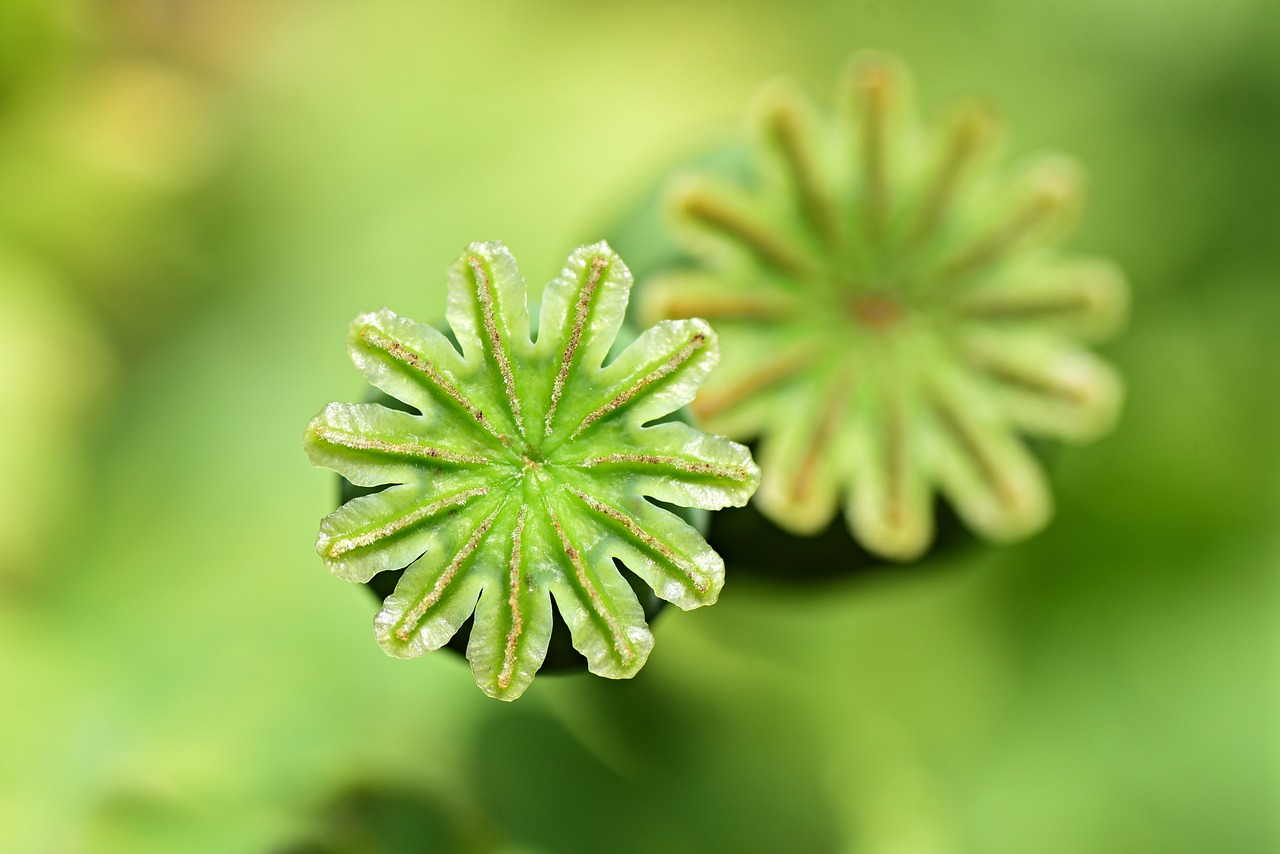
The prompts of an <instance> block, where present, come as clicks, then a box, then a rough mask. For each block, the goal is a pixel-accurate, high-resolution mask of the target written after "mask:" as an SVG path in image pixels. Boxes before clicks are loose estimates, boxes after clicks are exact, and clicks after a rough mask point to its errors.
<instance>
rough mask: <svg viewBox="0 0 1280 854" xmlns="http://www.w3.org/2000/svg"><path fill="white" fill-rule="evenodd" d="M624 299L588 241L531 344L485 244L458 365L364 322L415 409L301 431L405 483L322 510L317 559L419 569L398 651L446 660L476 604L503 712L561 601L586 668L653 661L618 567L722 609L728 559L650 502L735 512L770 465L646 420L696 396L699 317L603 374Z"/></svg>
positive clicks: (350, 474)
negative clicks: (443, 651)
mask: <svg viewBox="0 0 1280 854" xmlns="http://www.w3.org/2000/svg"><path fill="white" fill-rule="evenodd" d="M630 290H631V274H630V272H629V271H628V270H627V268H626V266H625V265H624V264H623V263H622V261H621V259H619V258H618V256H617V255H616V254H614V252H613V251H612V250H610V249H609V247H608V246H607V245H605V244H596V245H595V246H587V247H582V248H581V249H578V250H577V251H575V252H574V253H573V254H571V255H570V256H569V259H568V262H567V263H566V265H565V268H564V271H563V272H562V273H561V275H560V276H559V277H558V278H557V279H555V280H554V281H552V282H551V283H550V284H549V285H548V286H547V288H546V290H545V292H544V294H543V301H542V311H541V314H540V317H539V322H538V335H537V340H536V341H534V340H531V338H530V318H529V308H528V305H527V297H526V287H525V283H524V279H523V278H522V277H521V275H520V272H519V270H518V269H517V268H516V262H515V258H514V257H512V255H511V253H510V252H508V251H507V249H506V247H504V246H503V245H502V244H500V243H483V244H481V243H476V244H472V245H471V246H470V247H469V248H468V250H467V252H466V253H464V254H463V256H462V257H461V258H460V259H459V260H458V261H457V262H456V263H455V264H454V265H453V267H452V268H451V270H450V274H449V301H448V306H449V308H448V313H447V317H448V321H449V325H450V328H451V329H452V330H453V332H454V334H455V335H456V336H457V340H458V344H459V348H460V350H461V352H459V350H458V349H455V347H454V345H453V344H452V343H451V342H450V341H449V339H448V338H446V337H445V335H444V334H443V333H441V332H439V331H438V330H436V329H434V328H433V327H431V326H426V325H423V324H419V323H415V322H413V321H410V320H407V319H405V318H401V317H398V316H396V315H395V314H394V313H393V312H391V311H390V310H388V309H383V310H382V311H379V312H376V313H373V314H364V315H361V316H360V317H358V318H356V320H355V322H354V323H353V324H352V327H351V334H350V342H349V346H350V351H351V358H352V360H353V361H354V362H355V363H356V365H357V366H359V367H360V369H361V370H362V371H364V373H365V375H366V376H367V377H368V379H369V381H370V382H371V383H373V384H374V385H375V386H377V387H378V388H380V389H382V390H383V391H385V392H386V393H388V394H390V395H392V396H394V397H396V398H397V399H400V400H403V401H405V402H406V403H408V404H410V405H412V406H414V407H415V408H416V409H417V410H418V411H419V412H420V413H421V414H412V413H406V412H398V411H395V410H392V409H388V408H386V407H383V406H379V405H377V404H340V403H333V404H330V405H329V406H327V407H325V409H324V411H323V412H321V413H320V415H318V416H317V417H316V418H315V419H314V420H313V421H312V422H311V424H310V425H309V426H308V427H307V433H306V448H307V453H308V454H309V455H310V457H311V460H312V462H313V463H314V464H315V465H317V466H323V467H325V468H329V469H333V470H334V471H336V472H338V473H340V474H341V475H343V476H344V477H345V478H347V479H348V480H349V481H351V482H352V483H354V484H357V485H359V486H377V485H381V484H396V485H395V486H392V487H391V488H389V489H386V490H383V491H381V492H377V493H374V494H372V495H366V496H361V497H358V498H354V499H352V500H351V501H349V502H347V503H346V504H344V505H343V506H342V507H341V508H339V509H338V510H337V511H335V512H334V513H332V514H330V515H329V516H328V517H326V518H325V520H324V522H323V523H322V524H321V526H320V536H319V539H318V540H317V543H316V548H317V551H318V552H319V553H320V556H321V558H323V560H324V562H325V565H326V566H327V567H328V568H329V571H330V572H332V573H333V574H334V575H337V576H339V577H340V578H344V579H347V580H349V581H357V582H365V581H368V580H369V579H371V578H372V577H373V576H374V575H375V574H377V573H379V572H382V571H385V570H391V569H399V568H402V567H405V566H409V569H408V571H407V572H406V573H405V574H404V576H403V577H402V578H401V580H400V581H399V583H398V584H397V586H396V589H395V591H394V592H393V593H392V594H391V595H390V596H389V597H387V599H386V601H385V603H384V605H383V608H382V610H381V612H379V614H378V616H377V618H376V620H375V625H376V630H377V636H378V641H379V643H381V644H382V647H383V649H384V650H386V651H387V653H388V654H390V655H393V656H397V657H401V658H411V657H415V656H419V655H422V654H423V653H425V652H428V651H431V650H434V649H437V648H439V647H440V646H443V645H444V644H445V643H447V642H448V640H449V639H450V638H451V637H453V635H454V634H455V633H456V632H457V631H458V629H459V627H460V626H461V625H462V624H463V622H465V621H466V619H467V618H468V617H469V616H471V614H472V612H473V611H474V612H475V626H474V628H473V629H472V632H471V640H470V643H469V644H468V647H467V658H468V659H469V660H470V661H471V667H472V670H473V672H474V673H475V677H476V682H477V684H479V685H480V687H481V688H482V689H483V690H484V691H485V693H487V694H489V695H490V696H493V697H497V698H499V699H504V700H513V699H515V698H516V697H518V696H520V694H521V693H523V691H524V690H525V688H527V687H528V685H529V683H530V682H531V681H532V680H533V677H534V674H535V673H536V672H537V670H538V668H539V667H540V666H541V664H542V661H543V659H544V657H545V656H546V652H547V643H548V641H549V639H550V636H551V627H552V611H551V608H552V606H551V597H552V596H554V597H555V602H556V606H557V607H558V608H559V610H560V613H561V614H562V615H563V616H564V618H565V622H566V623H567V624H568V626H569V628H570V630H571V632H572V635H573V638H574V644H575V646H576V647H577V648H578V650H579V651H580V652H582V654H583V655H584V656H586V658H587V660H588V666H589V668H590V669H591V671H592V672H593V673H596V674H598V675H601V676H607V677H610V678H615V679H618V678H628V677H630V676H633V675H635V673H636V672H637V671H638V670H639V669H640V668H641V667H642V666H643V665H644V662H645V660H646V658H648V655H649V651H650V649H651V648H652V647H653V637H652V635H651V634H650V632H649V628H648V625H647V623H646V621H645V618H644V612H643V609H642V608H641V606H640V603H639V601H638V600H637V598H636V595H635V593H634V591H633V590H632V589H631V587H630V585H629V583H628V582H627V580H626V579H625V578H624V577H623V576H622V574H621V573H620V572H619V571H618V569H617V568H616V567H615V564H614V561H615V559H616V560H620V561H623V562H624V563H625V564H626V566H627V567H628V568H629V569H630V570H631V571H632V572H634V573H635V574H636V575H638V576H640V577H641V578H642V579H644V581H645V582H646V583H648V584H649V586H650V587H652V588H653V590H654V592H656V593H657V594H658V595H659V596H660V597H662V598H663V599H666V600H667V601H669V602H672V603H674V604H676V605H678V606H679V607H681V608H685V609H689V608H696V607H699V606H702V605H708V604H711V603H713V602H715V600H716V597H717V596H718V595H719V592H720V587H721V585H722V584H723V583H724V563H723V561H722V560H721V559H720V557H719V556H718V555H717V554H716V553H715V552H714V551H713V550H712V549H711V548H710V547H709V546H708V545H707V544H706V542H705V541H704V540H703V539H702V537H701V535H699V534H698V532H697V531H696V530H694V529H693V528H692V527H691V526H690V525H689V524H688V523H686V522H685V521H684V520H682V519H680V518H679V517H678V516H676V515H675V514H674V513H671V512H670V511H668V510H665V509H663V508H660V507H658V506H656V505H654V504H653V503H651V502H649V501H647V500H646V499H645V497H644V496H649V497H652V498H655V499H657V500H659V501H662V502H665V503H668V504H675V505H678V506H683V507H699V508H705V509H711V510H714V509H718V508H720V507H725V506H730V505H732V506H741V505H743V504H745V503H746V501H747V499H749V498H750V496H751V494H752V493H753V492H754V491H755V488H756V485H757V484H758V482H759V472H758V469H757V468H756V466H755V464H754V463H753V462H752V460H751V455H750V452H749V451H748V450H747V449H746V448H744V447H743V446H741V445H738V444H735V443H733V442H730V441H728V440H725V439H721V438H720V437H717V436H711V435H708V434H705V433H702V432H700V431H698V430H695V429H694V428H692V427H690V426H688V425H686V424H683V423H679V422H668V423H661V424H655V425H652V426H645V425H646V424H647V423H648V422H651V421H653V420H655V419H658V418H662V417H663V416H666V415H670V414H671V413H672V412H675V411H676V410H677V409H679V408H680V407H681V406H683V405H684V404H686V403H688V402H689V401H690V400H691V399H692V398H693V395H694V393H695V391H696V390H697V388H698V386H699V384H701V383H702V381H703V380H704V379H705V378H706V376H707V374H708V373H709V372H710V370H711V368H712V367H713V366H714V365H715V362H716V360H717V358H718V356H719V354H718V350H717V345H716V338H715V333H714V332H713V331H712V330H711V328H710V327H709V326H708V325H707V323H706V322H705V321H702V320H679V321H663V322H661V323H659V324H657V325H655V326H654V327H653V328H651V329H649V330H648V331H647V332H645V333H644V334H643V335H641V336H640V337H639V338H638V339H637V340H636V341H635V342H634V343H632V344H631V346H629V347H627V348H626V349H625V350H623V351H622V352H621V353H620V354H618V355H617V357H616V358H614V359H612V360H610V361H609V362H608V363H607V364H605V360H606V357H607V356H608V355H609V353H610V350H611V349H612V348H613V347H614V343H615V339H616V338H617V336H618V333H619V331H620V330H621V327H622V319H623V316H624V314H625V312H626V304H627V297H628V294H629V292H630ZM420 555H421V557H419V556H420ZM410 564H412V565H410ZM477 598H478V599H479V601H478V602H477Z"/></svg>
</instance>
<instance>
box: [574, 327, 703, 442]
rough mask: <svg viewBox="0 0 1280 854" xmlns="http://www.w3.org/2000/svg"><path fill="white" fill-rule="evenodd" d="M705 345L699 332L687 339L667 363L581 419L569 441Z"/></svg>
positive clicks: (664, 375)
mask: <svg viewBox="0 0 1280 854" xmlns="http://www.w3.org/2000/svg"><path fill="white" fill-rule="evenodd" d="M706 343H707V336H706V335H704V334H703V333H701V332H697V333H695V334H694V336H693V337H692V338H690V339H689V341H688V343H686V344H685V345H684V346H683V347H681V348H680V350H679V352H677V353H675V354H673V355H672V356H671V357H670V358H669V359H667V361H666V362H665V363H664V364H662V365H660V366H659V367H657V368H655V369H654V370H652V371H650V372H649V373H648V374H646V375H645V376H643V377H641V378H640V380H639V381H637V382H636V384H635V385H633V386H631V387H630V388H629V389H627V390H626V391H624V392H621V393H620V394H618V395H617V396H616V397H614V398H613V400H611V401H609V402H608V403H606V404H605V405H604V406H601V407H600V408H599V409H597V410H596V411H595V412H592V413H591V414H590V415H588V416H587V417H586V418H584V419H582V423H581V424H579V425H578V428H577V429H576V430H574V431H573V433H572V434H571V435H570V437H569V438H571V439H572V438H575V437H576V436H578V435H579V434H581V433H582V431H583V430H585V429H587V428H588V427H590V426H591V425H592V424H594V423H595V422H596V421H597V420H599V419H600V418H602V417H604V416H605V415H608V414H609V413H610V412H613V411H614V410H616V409H618V408H619V407H622V406H624V405H626V403H627V402H628V401H630V400H631V399H632V398H634V397H635V396H636V395H638V394H640V393H641V392H642V391H644V389H645V388H646V387H648V386H651V385H653V384H654V383H656V382H658V381H660V380H662V379H663V378H664V377H666V376H668V375H669V374H671V373H673V372H674V371H675V370H677V369H678V368H679V367H680V366H681V365H683V364H684V363H685V362H687V361H689V359H690V358H691V357H692V356H693V354H694V353H696V352H697V351H699V350H701V349H702V347H703V346H704V345H705V344H706Z"/></svg>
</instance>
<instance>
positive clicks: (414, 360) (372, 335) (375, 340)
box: [360, 326, 510, 446]
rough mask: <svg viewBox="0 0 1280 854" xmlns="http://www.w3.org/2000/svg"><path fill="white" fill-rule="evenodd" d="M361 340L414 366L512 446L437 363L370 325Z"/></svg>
mask: <svg viewBox="0 0 1280 854" xmlns="http://www.w3.org/2000/svg"><path fill="white" fill-rule="evenodd" d="M360 340H361V341H364V342H365V343H366V344H368V345H369V346H371V347H376V348H377V349H379V350H381V351H383V352H384V353H386V354H387V355H388V356H390V357H391V358H393V359H395V360H396V361H398V362H400V363H401V364H404V365H408V366H409V367H410V368H413V369H414V370H415V371H418V372H419V373H420V374H422V375H423V376H425V377H426V378H427V379H429V380H431V382H432V383H433V384H434V385H435V386H436V388H438V389H440V390H441V391H442V392H444V393H445V394H446V395H447V396H448V397H449V399H450V400H452V401H453V402H454V403H456V404H457V405H458V406H460V407H462V409H463V411H465V412H466V413H467V414H468V415H470V416H471V417H472V418H474V419H475V420H476V423H477V424H479V425H480V426H482V427H484V428H485V429H486V430H488V431H489V433H490V434H491V435H492V436H493V437H494V438H495V439H497V440H498V441H500V442H501V443H502V444H503V445H507V446H510V441H509V440H508V439H507V437H506V436H503V435H502V434H501V433H499V432H498V431H497V430H495V429H494V427H493V424H492V422H490V421H489V419H488V418H487V417H486V416H485V414H484V412H482V411H481V410H479V409H477V408H476V406H475V404H473V403H472V402H471V401H469V400H467V398H466V397H465V396H464V395H463V394H462V392H460V391H459V390H458V387H457V386H455V385H454V384H453V383H451V382H450V381H449V380H448V379H446V378H445V376H444V374H442V373H441V372H440V371H439V370H438V369H437V368H436V366H435V365H433V364H431V362H429V361H427V360H426V359H424V358H422V357H421V356H419V355H418V354H417V353H415V352H413V351H412V350H410V349H408V348H407V347H405V346H404V345H403V344H401V343H400V342H399V341H396V340H395V339H394V338H388V337H387V336H385V335H382V334H380V333H379V332H378V331H377V330H375V329H374V328H373V327H370V326H366V327H365V328H364V329H362V330H360Z"/></svg>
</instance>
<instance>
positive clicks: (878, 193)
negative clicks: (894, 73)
mask: <svg viewBox="0 0 1280 854" xmlns="http://www.w3.org/2000/svg"><path fill="white" fill-rule="evenodd" d="M858 88H859V89H860V90H861V94H862V96H863V103H862V106H863V111H862V119H863V121H862V178H863V188H864V192H865V197H864V198H865V203H866V209H867V220H866V222H867V230H868V231H869V232H870V235H871V238H872V240H875V241H879V240H881V239H883V237H884V231H885V226H886V224H887V223H886V220H887V219H888V207H889V188H888V176H887V175H886V172H885V153H886V152H885V148H886V144H885V137H884V132H885V112H886V110H887V109H888V101H889V98H890V97H891V96H892V91H891V82H890V79H889V72H888V70H887V69H886V68H884V67H882V66H880V65H878V64H877V65H871V66H869V67H868V68H866V69H864V71H863V72H862V75H861V76H860V78H859V80H858Z"/></svg>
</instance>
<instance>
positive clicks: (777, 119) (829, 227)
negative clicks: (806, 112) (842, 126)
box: [768, 102, 839, 247]
mask: <svg viewBox="0 0 1280 854" xmlns="http://www.w3.org/2000/svg"><path fill="white" fill-rule="evenodd" d="M768 121H769V124H770V126H771V129H772V130H773V132H774V134H775V135H776V136H777V139H778V142H779V144H780V146H781V148H782V154H783V157H784V158H785V159H786V161H787V165H788V166H789V167H790V169H791V177H792V179H793V180H794V182H795V186H796V189H797V190H798V191H799V196H800V203H801V205H802V206H803V208H804V211H805V213H807V214H808V218H809V222H810V223H811V224H812V225H813V227H814V230H815V231H817V232H818V236H819V237H820V238H821V239H822V241H823V243H825V244H826V245H827V246H828V247H832V246H835V244H836V243H837V241H838V239H839V225H838V218H837V216H836V213H835V210H834V207H835V206H834V204H833V203H832V201H831V197H830V196H829V195H828V194H827V192H826V188H825V187H824V186H823V184H822V181H821V180H820V179H819V177H818V174H817V170H816V169H815V167H814V162H813V152H812V151H811V150H810V148H809V146H808V145H807V144H806V139H805V129H804V127H803V126H802V118H801V116H800V114H799V113H798V111H797V108H796V106H795V105H794V104H792V103H789V102H787V103H780V104H778V105H777V106H775V108H774V109H773V110H772V111H771V112H770V114H769V117H768Z"/></svg>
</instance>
